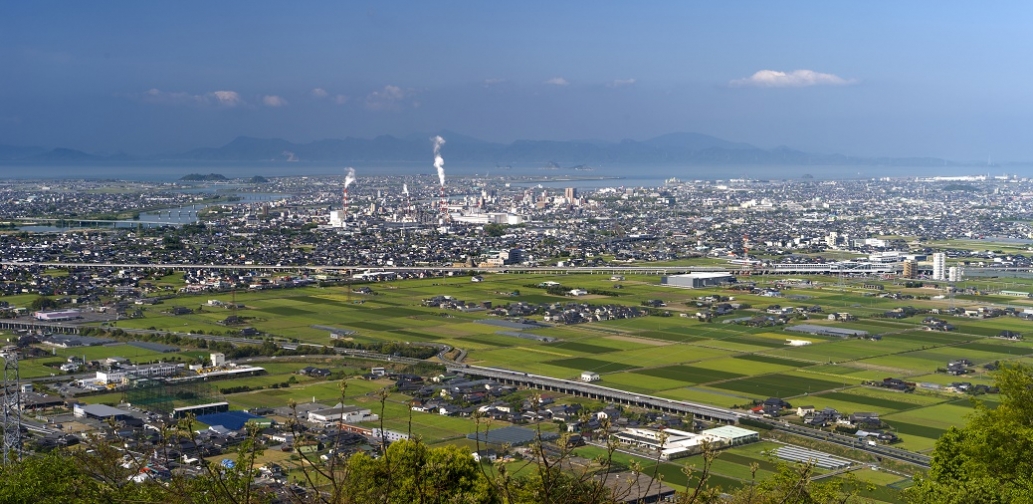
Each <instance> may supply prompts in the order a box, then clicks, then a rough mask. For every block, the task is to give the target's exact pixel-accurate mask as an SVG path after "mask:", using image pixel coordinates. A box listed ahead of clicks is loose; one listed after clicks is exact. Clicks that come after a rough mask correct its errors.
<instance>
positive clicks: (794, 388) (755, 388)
mask: <svg viewBox="0 0 1033 504" xmlns="http://www.w3.org/2000/svg"><path fill="white" fill-rule="evenodd" d="M843 386H844V384H843V383H837V382H832V381H827V380H821V379H817V378H814V379H811V378H804V377H800V376H794V375H788V374H774V375H765V376H755V377H749V378H743V379H740V380H732V381H726V382H722V383H716V384H713V385H711V387H714V388H719V389H723V390H733V391H736V392H743V393H746V394H751V395H757V396H768V397H792V396H798V395H803V394H808V393H817V392H821V391H824V390H830V389H834V388H840V387H843Z"/></svg>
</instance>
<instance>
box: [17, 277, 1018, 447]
mask: <svg viewBox="0 0 1033 504" xmlns="http://www.w3.org/2000/svg"><path fill="white" fill-rule="evenodd" d="M484 278H485V281H484V282H480V283H471V282H470V281H469V278H466V277H453V278H433V279H425V280H405V281H397V282H386V283H374V284H370V285H369V286H370V287H371V288H372V289H373V291H374V294H373V295H359V294H354V293H351V292H350V291H349V289H346V288H345V287H311V288H301V289H291V290H281V291H259V292H241V293H237V294H236V296H235V300H236V302H238V303H241V304H243V306H244V308H243V309H239V310H236V311H232V312H231V311H230V310H226V309H223V308H218V307H209V306H207V300H208V299H218V300H221V301H229V300H230V295H229V294H223V293H220V294H205V295H201V296H184V297H178V298H176V299H173V300H169V301H166V302H165V303H164V304H159V305H154V306H148V307H145V308H144V312H143V317H141V318H137V319H127V320H120V321H118V322H117V324H116V327H117V328H123V329H129V328H136V329H153V330H156V331H163V332H164V331H168V332H181V333H185V332H195V333H197V332H204V333H206V334H217V335H218V334H233V333H234V332H235V331H237V330H239V327H254V328H255V329H257V330H259V331H261V332H262V333H263V334H264V335H267V336H271V337H274V338H284V339H290V340H296V341H299V342H305V343H313V344H329V343H330V340H329V332H328V330H327V329H325V328H324V327H332V328H339V329H343V330H348V331H351V332H352V333H351V334H350V336H349V337H350V338H352V340H353V341H355V342H356V343H368V342H378V341H397V342H411V343H426V342H433V343H439V344H447V345H451V346H453V347H458V348H462V349H465V350H466V351H467V352H468V353H467V356H466V360H465V361H464V362H465V363H467V364H471V365H480V366H494V367H501V368H508V369H512V370H516V371H521V372H527V373H535V374H542V375H548V376H554V377H558V378H566V379H577V378H578V377H579V376H580V374H581V372H583V371H592V372H596V373H599V374H600V375H601V377H602V381H601V382H600V384H601V385H605V386H609V387H615V388H620V389H624V390H628V391H631V392H635V393H644V394H653V395H657V396H661V397H665V398H670V399H678V400H686V401H693V402H700V403H704V404H710V405H714V406H720V407H730V406H741V405H744V404H749V403H750V402H751V401H754V400H763V399H766V398H768V397H773V396H777V397H781V398H783V399H786V400H788V401H790V402H791V403H792V404H794V405H813V406H815V407H816V408H819V409H820V408H824V407H834V408H836V409H838V410H840V411H841V412H843V413H852V412H856V411H874V412H877V413H880V414H881V415H883V416H884V417H885V418H886V419H887V423H890V424H891V425H892V423H891V422H890V419H895V420H896V421H897V422H898V423H900V424H901V425H902V426H903V428H901V429H898V431H899V433H900V434H901V437H902V438H903V439H904V442H905V444H906V446H907V447H912V445H914V449H928V447H929V446H931V445H930V444H929V442H930V441H929V440H931V439H932V438H930V437H927V436H931V435H932V434H933V432H934V431H933V430H922V429H916V428H914V427H911V426H912V425H924V424H923V422H924V421H923V420H922V419H920V418H916V417H914V415H922V414H923V411H924V410H927V409H929V408H936V407H939V406H944V407H950V408H947V410H946V411H952V408H953V405H952V404H948V403H949V401H951V400H953V399H955V398H958V397H961V396H959V395H957V394H951V393H947V392H940V393H939V394H924V393H915V394H897V393H895V392H891V391H887V390H881V389H877V388H873V387H870V386H866V385H864V384H863V382H865V381H866V380H870V381H881V380H882V379H884V378H890V377H892V378H903V379H905V380H908V381H913V382H922V383H930V384H936V385H940V386H943V387H946V386H948V385H950V384H951V383H954V382H957V381H967V382H971V383H975V384H988V383H990V380H989V377H988V375H987V373H986V372H985V371H984V370H983V369H982V367H981V366H982V365H983V364H987V363H992V362H995V361H1006V360H1011V359H1029V358H1030V357H1033V344H1031V343H1027V342H1023V341H1020V342H1010V341H1005V340H1001V339H998V338H995V337H994V336H996V335H997V334H998V333H999V332H1000V331H1001V330H1003V329H1005V328H1006V329H1008V330H1011V331H1016V332H1020V333H1026V332H1031V331H1030V328H1033V322H1029V321H1025V320H1019V319H1017V318H1014V317H1010V318H1001V319H990V320H977V319H962V318H957V319H956V320H955V318H953V317H951V318H950V322H951V323H952V324H954V325H955V326H956V328H957V329H956V330H955V331H951V332H931V331H925V330H922V325H921V324H922V320H923V318H924V315H916V316H913V317H909V318H906V319H903V320H893V319H885V318H876V317H875V316H876V315H881V314H883V313H884V312H886V311H889V310H892V309H894V308H897V307H901V306H907V305H913V306H916V307H933V306H940V307H942V306H944V304H943V303H940V304H937V303H936V302H933V301H929V300H914V301H909V302H902V301H898V300H893V299H888V298H885V299H884V298H879V297H875V296H874V295H872V293H871V292H870V291H864V290H861V289H858V288H855V287H852V286H850V285H846V286H845V287H843V288H839V287H835V288H833V287H829V288H823V289H794V290H791V291H787V292H788V293H789V294H791V295H792V296H793V299H789V298H788V297H787V298H784V299H772V298H768V297H762V296H755V295H750V294H743V293H741V292H732V291H729V290H726V289H720V288H709V289H697V290H683V289H667V288H663V287H660V286H659V285H658V284H657V283H658V277H655V276H643V275H626V279H625V280H624V281H622V282H620V283H621V284H622V285H623V286H624V288H623V289H621V291H620V295H619V297H608V296H590V299H580V300H579V299H576V298H570V297H564V296H557V295H552V294H548V293H546V292H545V290H544V289H539V288H536V287H535V285H537V284H538V283H541V282H543V281H555V282H559V283H561V284H562V285H563V286H564V288H566V287H570V288H575V287H578V288H585V289H601V290H611V289H612V286H613V283H614V282H612V281H611V280H610V279H609V276H608V275H591V274H564V275H533V274H509V275H507V274H495V275H492V274H488V275H485V276H484ZM814 279H815V280H818V281H821V280H822V279H821V278H820V277H815V278H814ZM753 280H759V281H761V282H764V281H765V279H764V278H760V279H753ZM883 283H884V284H885V285H886V286H887V288H888V289H892V288H893V286H892V284H890V283H887V282H883ZM911 290H915V291H919V292H921V293H922V294H925V295H928V293H927V292H924V290H921V289H911ZM902 291H903V290H902ZM437 295H447V296H452V297H454V298H456V299H460V300H465V301H467V302H472V303H477V304H481V303H491V306H492V307H499V306H506V305H507V304H510V303H517V302H524V303H532V304H540V303H548V304H555V306H556V307H562V306H563V305H564V304H566V303H571V302H584V303H589V304H592V305H606V304H617V305H623V306H640V305H641V304H642V303H643V302H644V301H647V300H651V299H661V300H662V301H664V302H665V303H666V305H667V308H666V310H667V311H669V312H670V313H672V314H673V316H669V317H664V316H657V315H655V314H654V315H651V316H645V317H640V318H631V319H617V320H603V321H597V322H593V323H589V324H579V325H570V326H565V325H553V324H546V325H549V326H550V327H547V328H541V327H534V326H529V327H527V328H522V327H517V328H516V329H512V328H507V327H502V326H499V325H493V324H487V323H483V322H484V321H486V320H497V319H498V317H493V316H491V315H489V314H488V312H487V311H486V310H475V311H458V310H442V309H439V308H429V307H425V306H423V305H422V300H424V299H428V298H431V297H433V296H437ZM701 296H733V297H735V300H736V302H745V303H749V304H750V305H752V307H753V309H752V310H743V309H739V310H736V311H735V313H734V314H733V315H728V316H725V317H718V318H716V319H715V321H714V322H712V323H705V322H700V321H697V320H696V318H695V317H694V316H692V317H681V316H678V314H679V312H687V313H689V314H694V313H695V311H697V310H698V308H697V307H696V306H695V305H694V304H693V301H694V300H695V299H697V298H699V297H701ZM956 302H958V303H962V304H963V303H965V302H964V301H956ZM772 304H781V305H782V306H800V307H813V306H819V307H821V309H822V312H821V313H818V314H817V315H816V316H814V317H813V318H811V319H810V320H807V321H799V322H796V321H794V322H792V324H796V323H808V324H818V325H822V326H829V327H843V328H854V329H861V330H865V331H868V332H870V333H872V334H879V335H881V340H878V341H871V340H861V339H840V338H833V337H827V336H815V335H810V334H806V333H797V332H790V331H785V330H783V328H782V327H779V326H769V327H750V326H747V325H740V324H725V323H722V322H723V321H724V320H728V319H731V318H735V317H743V316H752V315H757V314H760V313H762V312H761V310H759V309H762V308H765V307H766V306H768V305H772ZM173 306H184V307H189V308H192V309H194V310H195V312H194V313H191V314H188V315H179V316H176V315H172V314H171V313H170V308H171V307H173ZM832 312H848V313H851V314H852V315H853V316H855V317H857V319H856V320H852V321H850V322H835V321H830V320H827V316H826V314H827V313H832ZM230 315H236V316H238V317H240V318H241V319H243V324H241V325H231V326H227V325H224V324H223V323H222V322H223V321H224V320H225V319H226V318H227V317H229V316H230ZM941 317H943V316H941ZM528 318H531V319H534V320H537V321H539V322H540V321H541V320H542V318H541V315H532V316H530V317H528ZM315 326H321V328H317V327H315ZM520 335H528V336H537V337H548V338H554V341H551V342H544V341H537V340H535V339H531V338H521V337H519V336H520ZM787 339H800V340H807V341H810V342H811V344H810V345H806V346H797V347H790V346H787V345H786V340H787ZM73 354H86V356H87V358H90V359H93V358H103V357H108V356H115V355H118V356H124V357H127V358H130V359H131V360H133V361H144V362H146V361H154V360H159V359H165V360H169V359H180V360H181V361H183V362H191V361H193V360H194V359H197V358H198V356H199V355H200V356H203V352H197V351H192V350H189V349H186V350H181V351H179V352H175V353H172V354H160V353H157V352H152V351H149V350H144V349H140V348H134V347H129V346H126V345H120V346H116V347H93V348H88V349H85V350H74V351H66V350H59V351H58V352H57V355H55V356H52V357H50V358H49V359H51V360H46V359H43V358H41V359H36V360H27V361H26V362H25V364H24V365H23V373H26V374H27V375H28V376H47V375H48V374H49V373H51V372H53V371H52V367H49V366H48V364H49V365H51V366H52V365H53V364H55V363H59V362H60V361H61V360H63V358H64V357H67V356H70V355H73ZM961 358H966V359H969V360H971V361H972V362H973V363H974V364H975V366H974V368H973V371H974V373H973V374H969V375H966V376H964V377H956V376H949V375H946V374H944V373H942V372H937V370H938V369H941V368H944V367H945V366H946V364H947V362H948V361H951V360H956V359H961ZM290 372H291V370H290V368H289V366H287V367H279V368H275V369H270V376H269V377H263V378H260V379H257V380H255V381H254V382H253V383H254V384H255V385H263V386H267V387H268V386H271V385H272V384H276V383H282V382H283V381H285V380H286V379H287V378H289V376H290ZM278 380H279V381H278ZM239 383H240V384H243V383H244V382H243V381H242V382H239ZM349 383H352V381H350V382H349ZM237 384H238V382H233V383H232V385H237ZM229 385H230V384H226V386H229ZM363 386H369V385H365V384H364V385H363ZM379 386H382V385H379ZM356 387H357V389H358V388H359V387H360V386H359V385H358V384H357V383H356ZM336 394H337V392H336V391H335V390H334V389H333V387H332V386H329V385H324V384H320V383H318V382H309V381H308V380H298V383H295V384H292V385H291V386H290V387H288V388H280V389H269V388H266V389H264V390H263V391H261V393H255V392H244V393H237V394H230V395H229V396H228V399H229V400H230V401H231V403H232V404H233V405H234V406H238V407H254V406H258V405H264V404H266V403H268V402H284V403H285V402H286V400H288V399H294V400H309V401H310V400H312V396H315V397H316V399H317V400H319V401H324V400H329V399H332V398H333V397H335V396H336ZM349 395H353V394H352V391H349ZM360 399H363V400H366V398H360ZM357 400H358V399H357ZM933 411H937V410H933ZM406 418H408V415H406ZM936 420H937V421H938V422H939V423H938V424H936V425H934V426H933V427H934V428H935V429H940V428H943V425H947V424H950V425H955V424H957V423H960V422H963V421H964V419H963V418H962V417H958V416H957V415H954V416H951V415H947V416H940V417H936ZM421 428H422V427H421ZM425 428H426V431H427V435H428V436H430V437H431V438H433V439H444V438H446V437H447V436H448V435H449V432H447V431H448V429H440V428H439V427H438V426H436V425H427V426H425ZM460 430H461V429H460ZM456 432H459V431H455V432H452V434H453V435H454V434H455V433H456ZM911 438H915V439H914V440H911Z"/></svg>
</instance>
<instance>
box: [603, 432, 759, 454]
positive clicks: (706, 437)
mask: <svg viewBox="0 0 1033 504" xmlns="http://www.w3.org/2000/svg"><path fill="white" fill-rule="evenodd" d="M614 437H615V438H616V439H617V440H618V441H620V442H621V443H624V444H627V445H631V446H639V447H644V448H648V449H649V450H650V451H658V452H659V453H660V458H661V459H662V460H673V459H676V458H682V457H688V456H691V455H693V454H696V453H699V452H700V451H701V450H702V444H703V443H710V445H711V447H714V448H717V447H725V446H736V445H741V444H746V443H752V442H754V441H759V440H760V434H758V433H756V432H754V431H751V430H749V429H743V428H741V427H735V426H733V425H725V426H721V427H717V428H714V429H707V430H704V431H700V432H699V433H698V434H697V433H694V432H688V431H683V430H678V429H664V430H662V431H660V430H655V429H642V428H634V427H629V428H626V429H621V430H620V431H619V432H617V433H616V434H614Z"/></svg>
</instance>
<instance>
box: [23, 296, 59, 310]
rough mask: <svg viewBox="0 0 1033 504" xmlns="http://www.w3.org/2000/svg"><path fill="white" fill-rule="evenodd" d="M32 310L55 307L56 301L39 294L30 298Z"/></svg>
mask: <svg viewBox="0 0 1033 504" xmlns="http://www.w3.org/2000/svg"><path fill="white" fill-rule="evenodd" d="M29 308H31V309H32V311H39V310H49V309H51V308H57V301H54V300H53V299H51V298H49V297H47V296H39V297H37V298H36V299H33V300H32V304H30V305H29Z"/></svg>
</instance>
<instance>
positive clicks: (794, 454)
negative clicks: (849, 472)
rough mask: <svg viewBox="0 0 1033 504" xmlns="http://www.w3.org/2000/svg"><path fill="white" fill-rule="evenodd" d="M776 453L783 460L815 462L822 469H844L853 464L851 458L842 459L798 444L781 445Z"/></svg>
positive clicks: (805, 462)
mask: <svg viewBox="0 0 1033 504" xmlns="http://www.w3.org/2000/svg"><path fill="white" fill-rule="evenodd" d="M775 454H776V455H778V458H780V459H782V460H788V461H790V462H802V463H804V464H814V465H815V466H816V467H820V468H822V469H843V468H846V467H850V465H851V462H850V461H849V460H846V459H841V458H839V457H835V456H832V455H829V454H828V453H825V452H820V451H814V450H808V449H806V448H798V447H796V446H780V447H779V448H778V449H777V450H775Z"/></svg>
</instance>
